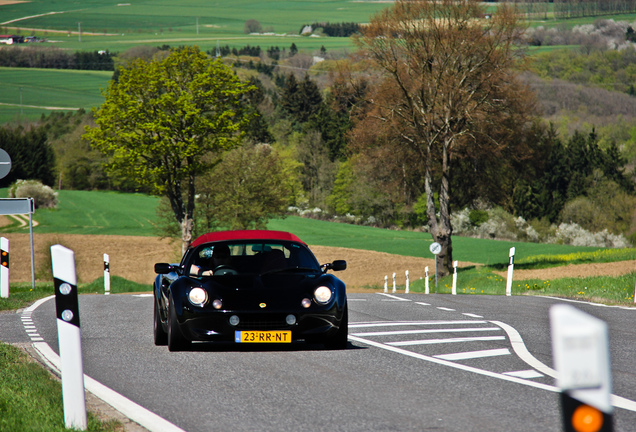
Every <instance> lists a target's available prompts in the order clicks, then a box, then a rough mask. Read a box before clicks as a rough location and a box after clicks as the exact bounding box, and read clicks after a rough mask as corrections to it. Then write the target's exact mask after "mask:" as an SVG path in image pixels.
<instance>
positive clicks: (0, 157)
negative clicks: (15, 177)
mask: <svg viewBox="0 0 636 432" xmlns="http://www.w3.org/2000/svg"><path fill="white" fill-rule="evenodd" d="M9 171H11V156H9V153H7V152H6V151H4V150H2V149H0V178H4V177H6V176H7V174H9Z"/></svg>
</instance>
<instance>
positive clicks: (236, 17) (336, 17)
mask: <svg viewBox="0 0 636 432" xmlns="http://www.w3.org/2000/svg"><path fill="white" fill-rule="evenodd" d="M386 6H387V4H386V3H383V2H377V1H368V2H351V1H347V0H335V1H333V0H331V1H327V0H296V1H284V0H283V1H281V0H278V1H267V2H264V1H258V0H236V1H232V2H223V1H204V0H184V1H179V2H174V1H168V0H154V1H151V0H145V1H143V0H142V1H135V2H134V3H117V2H109V1H103V0H93V1H85V2H82V3H81V4H78V3H77V2H76V1H74V0H58V1H56V2H55V3H51V2H49V1H46V0H35V1H31V2H28V3H19V4H12V5H4V6H0V14H1V15H2V23H0V26H20V27H22V28H25V29H40V30H38V31H31V30H24V31H23V33H26V34H31V33H34V34H36V35H39V36H45V37H46V38H47V39H49V40H51V41H55V44H56V46H61V47H64V48H69V49H83V50H95V49H110V50H111V51H121V50H123V49H126V48H128V47H130V46H132V45H141V44H153V45H161V44H164V43H166V44H171V45H179V44H187V45H198V46H200V47H201V48H203V49H212V48H214V47H215V46H216V43H217V40H218V41H220V43H221V44H223V45H225V44H230V45H245V44H246V43H249V44H250V45H261V46H265V47H267V46H270V45H279V46H289V45H291V43H292V42H295V43H296V44H297V45H298V46H299V48H300V49H316V48H312V47H317V48H320V45H321V44H324V45H325V46H326V47H327V48H328V49H329V48H331V47H334V45H333V44H335V46H342V45H343V43H344V44H345V45H346V46H348V47H351V46H352V44H351V41H349V40H348V39H347V38H321V39H323V42H322V43H321V44H317V42H315V40H313V39H316V38H308V37H306V38H299V37H294V38H292V37H291V35H293V36H297V35H298V33H299V31H300V29H301V26H302V25H304V24H311V23H313V22H322V21H329V22H368V20H369V17H370V16H371V15H372V14H373V13H375V12H376V11H378V10H380V9H382V8H385V7H386ZM51 12H56V13H55V14H50V13H51ZM249 19H256V20H258V21H259V22H260V23H261V26H262V28H263V31H264V32H268V33H273V34H276V35H289V36H276V37H272V36H246V35H245V34H244V33H243V28H244V24H245V21H247V20H249ZM14 20H15V21H14ZM78 23H80V24H78ZM80 27H81V30H82V36H81V42H80V37H79V35H78V34H77V33H78V31H79V30H80ZM44 30H46V31H44ZM54 31H55V32H54ZM57 32H59V33H57ZM237 38H239V39H238V40H237ZM338 39H343V40H340V41H338Z"/></svg>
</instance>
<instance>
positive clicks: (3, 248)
mask: <svg viewBox="0 0 636 432" xmlns="http://www.w3.org/2000/svg"><path fill="white" fill-rule="evenodd" d="M0 297H2V298H9V239H8V238H5V237H2V238H0Z"/></svg>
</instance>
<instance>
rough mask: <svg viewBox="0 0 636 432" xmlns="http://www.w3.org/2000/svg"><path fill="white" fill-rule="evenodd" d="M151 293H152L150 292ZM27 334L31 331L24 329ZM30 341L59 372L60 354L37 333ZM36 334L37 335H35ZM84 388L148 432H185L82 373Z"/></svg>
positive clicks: (51, 367)
mask: <svg viewBox="0 0 636 432" xmlns="http://www.w3.org/2000/svg"><path fill="white" fill-rule="evenodd" d="M150 295H152V294H150ZM52 298H55V296H54V295H52V296H49V297H46V298H43V299H40V300H38V301H36V302H35V303H33V304H32V305H31V306H29V307H28V308H26V309H25V310H24V311H22V316H23V318H24V317H25V316H29V317H30V315H31V313H32V312H33V311H34V310H35V309H37V308H38V307H39V306H40V305H41V304H42V303H44V302H46V301H48V300H50V299H52ZM25 330H26V331H27V334H28V333H29V332H30V331H31V330H30V329H28V330H27V329H25ZM29 336H30V337H31V341H32V342H33V344H32V345H33V348H35V350H36V351H37V352H38V354H39V355H40V358H41V359H42V361H43V362H44V363H45V364H46V365H47V366H48V367H49V368H50V369H52V370H54V371H57V373H58V375H59V374H60V373H61V372H60V370H61V366H62V362H61V360H60V356H59V355H58V354H57V353H56V352H55V351H53V349H51V347H50V346H49V344H47V343H46V342H44V339H43V338H42V337H39V336H40V335H39V334H37V333H34V334H32V335H31V334H29ZM36 336H37V337H36ZM84 388H85V389H86V390H88V391H89V392H91V393H93V394H94V395H95V396H97V397H98V398H100V399H101V400H103V401H104V402H106V403H107V404H108V405H110V406H112V407H113V408H114V409H116V410H117V411H119V412H120V413H122V414H123V415H125V416H126V417H128V418H129V419H131V420H132V421H133V422H135V423H138V424H140V425H141V426H143V427H144V428H146V429H147V430H149V431H150V432H185V431H184V430H183V429H181V428H179V427H177V426H175V425H174V424H172V423H170V422H169V421H168V420H166V419H164V418H162V417H159V416H158V415H157V414H155V413H153V412H152V411H149V410H147V409H146V408H144V407H142V406H141V405H138V404H136V403H135V402H133V401H131V400H130V399H128V398H126V397H124V396H123V395H121V394H119V393H117V392H115V391H114V390H112V389H110V388H108V387H106V386H105V385H103V384H102V383H100V382H98V381H96V380H94V379H93V378H91V377H89V376H88V375H86V374H85V375H84Z"/></svg>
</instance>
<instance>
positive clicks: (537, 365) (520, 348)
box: [490, 321, 557, 378]
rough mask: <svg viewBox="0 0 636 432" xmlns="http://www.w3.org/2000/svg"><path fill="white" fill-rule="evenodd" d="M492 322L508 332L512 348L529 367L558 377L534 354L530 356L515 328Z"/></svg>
mask: <svg viewBox="0 0 636 432" xmlns="http://www.w3.org/2000/svg"><path fill="white" fill-rule="evenodd" d="M490 322H491V323H493V324H494V325H497V326H499V327H501V328H502V329H503V330H504V331H505V332H506V334H507V335H508V339H509V340H510V345H511V346H512V349H513V351H514V352H515V354H517V356H518V357H519V358H520V359H521V360H523V361H524V362H525V363H526V364H527V365H528V366H530V367H532V368H534V369H536V370H538V371H539V372H541V373H543V374H545V375H548V376H551V377H552V378H556V377H557V372H556V371H555V370H554V369H551V368H549V367H548V366H546V365H545V364H543V363H541V362H540V361H539V360H537V359H536V358H535V357H534V356H533V355H532V354H530V351H528V348H526V344H524V343H523V339H522V338H521V335H520V334H519V332H518V331H517V330H515V328H514V327H512V326H510V325H508V324H506V323H502V322H500V321H490Z"/></svg>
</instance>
